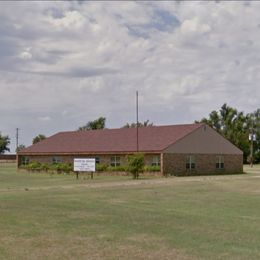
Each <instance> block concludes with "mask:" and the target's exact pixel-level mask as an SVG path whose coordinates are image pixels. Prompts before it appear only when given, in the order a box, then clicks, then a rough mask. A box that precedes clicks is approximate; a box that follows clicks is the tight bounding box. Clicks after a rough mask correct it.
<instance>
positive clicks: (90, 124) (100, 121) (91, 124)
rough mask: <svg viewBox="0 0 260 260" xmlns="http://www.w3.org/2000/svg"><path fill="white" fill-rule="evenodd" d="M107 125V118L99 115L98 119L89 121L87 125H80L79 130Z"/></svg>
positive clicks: (94, 128) (100, 127)
mask: <svg viewBox="0 0 260 260" xmlns="http://www.w3.org/2000/svg"><path fill="white" fill-rule="evenodd" d="M105 127H106V118H105V117H99V118H98V119H96V120H93V121H89V122H88V123H87V124H86V125H84V126H81V127H79V128H78V131H88V130H96V129H104V128H105Z"/></svg>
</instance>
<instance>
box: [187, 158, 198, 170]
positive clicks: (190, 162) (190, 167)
mask: <svg viewBox="0 0 260 260" xmlns="http://www.w3.org/2000/svg"><path fill="white" fill-rule="evenodd" d="M195 167H196V164H195V156H194V155H189V156H187V158H186V169H187V170H193V169H195Z"/></svg>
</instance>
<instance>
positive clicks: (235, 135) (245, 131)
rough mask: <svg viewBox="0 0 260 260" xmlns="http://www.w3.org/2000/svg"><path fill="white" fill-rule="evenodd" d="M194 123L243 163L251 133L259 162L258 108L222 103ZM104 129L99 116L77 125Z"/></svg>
mask: <svg viewBox="0 0 260 260" xmlns="http://www.w3.org/2000/svg"><path fill="white" fill-rule="evenodd" d="M195 123H206V124H208V125H209V126H211V127H212V128H213V129H215V130H216V131H217V132H218V133H219V134H221V135H222V136H224V137H225V138H227V139H228V140H229V141H230V142H231V143H233V144H234V145H236V146H237V147H238V148H240V149H241V150H242V151H243V153H244V163H246V162H249V156H250V140H249V135H251V134H253V135H254V136H255V140H254V142H253V151H254V156H253V157H254V163H260V109H257V110H256V111H254V112H252V113H248V114H245V113H244V112H241V111H238V110H237V109H236V108H233V107H230V106H228V105H227V104H224V105H223V106H222V107H221V108H220V109H219V110H218V111H216V110H213V111H212V112H211V113H210V114H209V115H208V117H205V118H202V119H201V120H197V121H195ZM136 126H137V124H136V123H126V124H125V125H123V126H122V128H131V127H136ZM148 126H153V123H152V122H150V121H149V120H146V121H144V122H138V127H148ZM97 129H106V118H105V117H99V118H97V119H95V120H93V121H89V122H87V123H86V124H85V125H83V126H81V127H79V128H78V129H77V130H78V131H88V130H97ZM45 138H46V136H45V135H43V134H39V135H37V136H36V137H34V138H33V140H32V143H33V144H35V143H37V142H39V141H42V140H44V139H45ZM9 144H10V138H9V137H8V136H7V135H2V134H1V132H0V154H2V153H4V152H5V151H10V149H9V147H8V146H9ZM23 148H25V146H24V145H22V144H21V145H19V146H18V149H17V150H18V151H19V150H21V149H23Z"/></svg>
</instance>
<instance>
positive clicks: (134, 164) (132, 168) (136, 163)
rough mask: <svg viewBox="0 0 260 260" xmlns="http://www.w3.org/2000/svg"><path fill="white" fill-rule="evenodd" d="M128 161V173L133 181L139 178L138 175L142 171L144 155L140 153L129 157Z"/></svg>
mask: <svg viewBox="0 0 260 260" xmlns="http://www.w3.org/2000/svg"><path fill="white" fill-rule="evenodd" d="M127 159H128V171H129V172H131V173H132V175H133V178H134V179H138V178H139V173H140V172H143V171H144V155H143V154H142V153H136V154H133V155H129V156H128V157H127Z"/></svg>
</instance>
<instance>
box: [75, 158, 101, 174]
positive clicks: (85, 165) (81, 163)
mask: <svg viewBox="0 0 260 260" xmlns="http://www.w3.org/2000/svg"><path fill="white" fill-rule="evenodd" d="M73 169H74V172H94V171H95V170H96V159H95V158H74V167H73Z"/></svg>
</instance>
